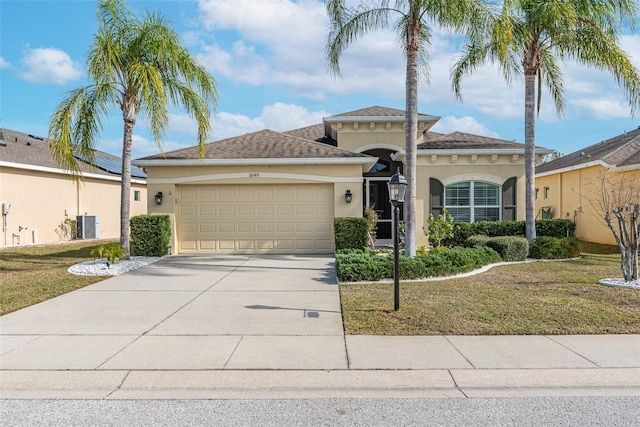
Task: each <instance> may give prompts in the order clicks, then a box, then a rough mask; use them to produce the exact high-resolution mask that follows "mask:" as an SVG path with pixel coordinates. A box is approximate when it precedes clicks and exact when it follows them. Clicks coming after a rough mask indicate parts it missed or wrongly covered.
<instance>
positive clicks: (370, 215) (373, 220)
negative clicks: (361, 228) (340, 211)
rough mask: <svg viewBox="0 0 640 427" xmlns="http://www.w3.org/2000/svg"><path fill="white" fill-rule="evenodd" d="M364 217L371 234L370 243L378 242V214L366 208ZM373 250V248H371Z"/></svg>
mask: <svg viewBox="0 0 640 427" xmlns="http://www.w3.org/2000/svg"><path fill="white" fill-rule="evenodd" d="M364 217H365V218H366V219H367V222H368V227H367V232H368V233H369V242H372V243H373V242H375V241H376V234H377V232H378V213H377V212H376V211H375V210H373V209H372V208H364ZM371 249H373V247H372V248H371Z"/></svg>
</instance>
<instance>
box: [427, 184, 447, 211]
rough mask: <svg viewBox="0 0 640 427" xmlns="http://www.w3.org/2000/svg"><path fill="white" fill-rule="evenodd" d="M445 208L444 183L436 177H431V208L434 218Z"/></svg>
mask: <svg viewBox="0 0 640 427" xmlns="http://www.w3.org/2000/svg"><path fill="white" fill-rule="evenodd" d="M443 208H444V185H443V184H442V183H441V182H440V181H438V180H437V179H435V178H429V209H430V212H431V214H433V216H434V218H437V217H438V215H440V214H441V213H442V209H443Z"/></svg>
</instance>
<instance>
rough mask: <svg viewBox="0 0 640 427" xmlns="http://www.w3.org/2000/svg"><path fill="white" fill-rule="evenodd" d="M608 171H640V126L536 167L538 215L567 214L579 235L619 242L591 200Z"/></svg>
mask: <svg viewBox="0 0 640 427" xmlns="http://www.w3.org/2000/svg"><path fill="white" fill-rule="evenodd" d="M604 171H608V172H613V173H615V174H622V176H624V174H626V173H638V171H640V128H638V129H634V130H632V131H630V132H625V133H623V134H622V135H618V136H615V137H613V138H610V139H607V140H606V141H601V142H599V143H597V144H594V145H592V146H590V147H587V148H584V149H582V150H579V151H576V152H575V153H571V154H567V155H566V156H563V157H560V158H558V159H555V160H552V161H550V162H548V163H544V164H542V165H539V166H538V167H537V168H536V184H535V186H536V195H537V197H536V212H537V213H538V216H537V218H538V219H540V218H543V217H546V218H563V219H570V220H573V221H574V222H575V223H576V237H578V238H579V239H580V240H583V241H586V242H595V243H604V244H610V245H615V244H616V242H615V239H614V237H613V234H612V233H611V231H610V230H609V228H608V227H607V226H606V225H605V223H604V222H603V219H602V218H600V217H599V216H598V215H597V214H596V212H595V210H594V209H593V207H592V206H591V203H590V200H593V201H597V200H598V198H599V195H600V189H599V188H598V185H597V184H598V182H599V180H600V177H601V174H602V173H603V172H604Z"/></svg>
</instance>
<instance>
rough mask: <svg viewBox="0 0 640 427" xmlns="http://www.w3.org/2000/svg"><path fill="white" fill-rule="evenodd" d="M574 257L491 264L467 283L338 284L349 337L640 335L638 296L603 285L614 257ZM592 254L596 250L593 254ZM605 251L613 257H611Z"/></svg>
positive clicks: (600, 251)
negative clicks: (396, 301)
mask: <svg viewBox="0 0 640 427" xmlns="http://www.w3.org/2000/svg"><path fill="white" fill-rule="evenodd" d="M583 248H584V250H585V251H589V252H592V253H583V254H582V257H581V259H579V260H572V261H553V262H535V263H527V264H512V265H505V266H498V267H494V268H492V269H491V270H489V271H487V272H485V273H482V274H479V275H476V276H472V277H467V278H458V279H449V280H443V281H422V282H403V283H401V286H400V289H401V293H400V310H399V311H398V312H394V311H393V284H391V283H384V284H364V285H341V286H340V298H341V303H342V314H343V319H344V327H345V333H346V334H350V335H442V334H447V335H512V334H514V335H540V334H550V335H554V334H628V333H634V334H637V333H640V291H638V290H633V289H622V288H610V287H606V286H601V285H598V284H597V281H598V279H602V278H610V277H611V278H612V277H620V269H619V259H620V254H619V253H616V252H615V251H614V250H613V249H612V248H610V247H600V246H599V245H584V246H583ZM593 252H597V253H593ZM612 252H613V253H612Z"/></svg>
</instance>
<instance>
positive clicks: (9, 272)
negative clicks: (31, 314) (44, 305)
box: [0, 240, 105, 315]
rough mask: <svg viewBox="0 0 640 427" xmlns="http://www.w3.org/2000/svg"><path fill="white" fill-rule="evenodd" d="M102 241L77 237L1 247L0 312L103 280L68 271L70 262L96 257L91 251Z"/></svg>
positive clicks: (14, 309)
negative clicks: (61, 240) (32, 244)
mask: <svg viewBox="0 0 640 427" xmlns="http://www.w3.org/2000/svg"><path fill="white" fill-rule="evenodd" d="M103 243H105V242H104V241H95V240H93V241H78V242H71V243H64V244H59V245H47V246H25V247H12V248H5V249H3V250H0V291H1V292H0V315H4V314H7V313H11V312H12V311H16V310H19V309H21V308H24V307H28V306H30V305H33V304H37V303H39V302H42V301H46V300H48V299H50V298H53V297H56V296H58V295H61V294H64V293H67V292H70V291H73V290H75V289H79V288H83V287H85V286H87V285H90V284H92V283H95V282H98V281H100V280H103V279H104V277H101V276H77V275H74V274H71V273H68V272H67V269H68V268H69V267H70V266H72V265H73V264H76V263H79V262H82V261H88V260H91V259H95V257H94V256H92V255H91V251H92V250H93V249H94V248H96V247H97V246H99V245H100V244H103Z"/></svg>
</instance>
